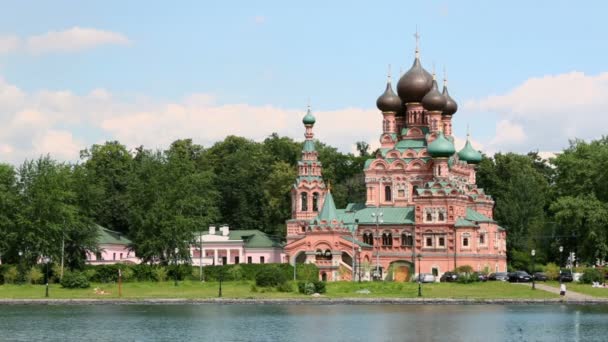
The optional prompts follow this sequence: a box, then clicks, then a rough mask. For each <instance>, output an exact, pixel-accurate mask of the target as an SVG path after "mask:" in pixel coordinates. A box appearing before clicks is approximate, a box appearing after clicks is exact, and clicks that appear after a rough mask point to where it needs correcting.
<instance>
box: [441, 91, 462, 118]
mask: <svg viewBox="0 0 608 342" xmlns="http://www.w3.org/2000/svg"><path fill="white" fill-rule="evenodd" d="M442 94H443V96H444V97H445V100H446V102H445V106H444V107H443V115H454V113H456V111H457V110H458V104H457V103H456V101H454V99H453V98H452V97H451V96H450V93H448V86H447V85H446V84H444V85H443V93H442Z"/></svg>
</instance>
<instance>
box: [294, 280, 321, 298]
mask: <svg viewBox="0 0 608 342" xmlns="http://www.w3.org/2000/svg"><path fill="white" fill-rule="evenodd" d="M298 292H300V293H303V294H306V295H311V294H313V293H325V292H327V288H326V286H325V283H324V282H322V281H318V280H316V281H301V282H298Z"/></svg>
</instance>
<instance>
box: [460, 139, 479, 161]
mask: <svg viewBox="0 0 608 342" xmlns="http://www.w3.org/2000/svg"><path fill="white" fill-rule="evenodd" d="M458 158H460V160H463V161H466V162H467V163H469V164H479V163H481V159H482V156H481V153H479V151H476V150H475V149H474V148H473V146H472V145H471V142H470V141H469V139H468V138H467V143H466V144H465V145H464V147H463V148H462V150H460V152H458Z"/></svg>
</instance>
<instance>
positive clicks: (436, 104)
mask: <svg viewBox="0 0 608 342" xmlns="http://www.w3.org/2000/svg"><path fill="white" fill-rule="evenodd" d="M445 104H446V98H445V96H443V95H442V94H441V93H440V92H439V89H437V81H436V80H435V79H434V78H433V86H432V87H431V90H430V91H429V92H428V93H426V95H424V97H423V98H422V106H423V107H424V109H426V110H428V111H439V112H441V111H443V108H444V107H445Z"/></svg>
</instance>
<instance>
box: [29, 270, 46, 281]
mask: <svg viewBox="0 0 608 342" xmlns="http://www.w3.org/2000/svg"><path fill="white" fill-rule="evenodd" d="M27 278H28V279H29V281H30V283H32V284H42V283H43V280H44V274H42V271H40V269H39V268H38V267H36V266H33V267H32V268H30V271H29V273H28V275H27Z"/></svg>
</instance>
